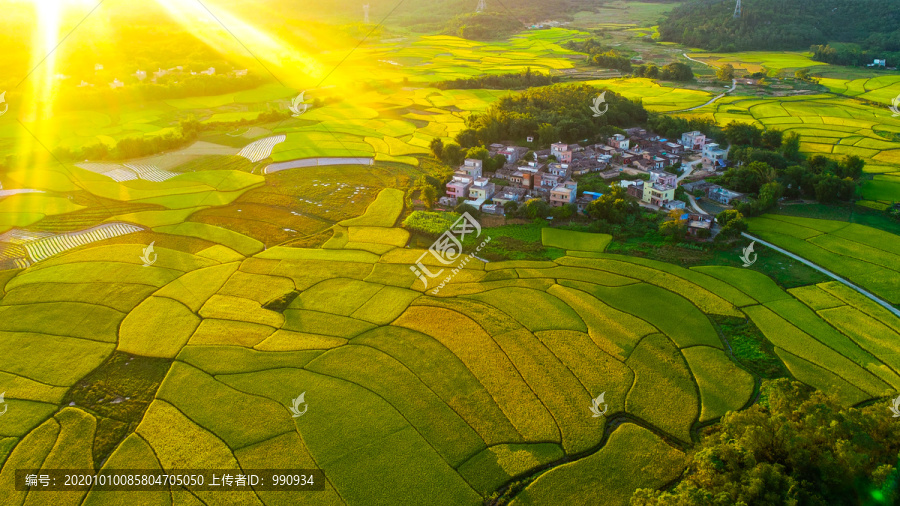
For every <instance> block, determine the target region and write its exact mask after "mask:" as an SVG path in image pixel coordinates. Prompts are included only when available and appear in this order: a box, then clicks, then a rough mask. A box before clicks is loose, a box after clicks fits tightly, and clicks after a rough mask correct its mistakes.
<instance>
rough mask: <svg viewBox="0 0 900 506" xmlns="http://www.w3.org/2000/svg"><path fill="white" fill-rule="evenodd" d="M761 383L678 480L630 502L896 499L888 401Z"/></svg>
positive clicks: (720, 505)
mask: <svg viewBox="0 0 900 506" xmlns="http://www.w3.org/2000/svg"><path fill="white" fill-rule="evenodd" d="M761 391H762V395H761V396H760V402H759V403H757V404H754V405H753V406H751V407H750V408H748V409H746V410H744V411H732V412H728V413H726V414H725V416H723V417H722V421H721V422H720V423H719V424H716V425H714V426H712V428H711V429H710V430H709V431H708V432H707V434H706V435H705V436H704V437H703V439H701V441H700V442H699V443H698V444H697V446H696V448H695V449H694V451H692V452H691V454H690V457H689V461H688V466H687V470H686V472H685V474H684V477H683V478H682V479H681V481H680V482H679V483H678V484H677V485H675V487H673V488H672V489H670V490H668V491H665V492H661V491H658V490H651V489H640V490H637V491H636V492H635V493H634V495H633V497H632V499H631V504H632V505H635V506H663V505H666V506H668V505H687V504H704V505H710V506H726V505H733V504H746V505H776V504H777V505H782V504H802V505H807V504H809V505H825V504H896V501H897V500H898V499H900V497H898V488H897V486H896V485H897V480H898V469H897V455H898V453H900V424H898V423H896V422H895V421H894V420H893V419H892V418H891V417H890V416H889V415H887V414H885V411H887V409H886V408H885V405H884V404H883V403H877V404H874V405H871V406H868V407H864V408H855V407H844V406H843V405H842V404H841V402H840V401H839V400H838V399H837V398H836V397H833V396H828V395H826V394H824V393H822V392H820V391H814V390H812V389H811V388H809V387H807V386H806V385H804V384H802V383H800V382H796V381H790V380H788V379H785V378H781V379H777V380H772V381H766V382H764V383H763V384H762V388H761Z"/></svg>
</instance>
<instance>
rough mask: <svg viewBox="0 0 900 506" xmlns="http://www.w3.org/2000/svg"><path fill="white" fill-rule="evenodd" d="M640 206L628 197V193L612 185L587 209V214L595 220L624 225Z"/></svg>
mask: <svg viewBox="0 0 900 506" xmlns="http://www.w3.org/2000/svg"><path fill="white" fill-rule="evenodd" d="M639 211H640V206H638V204H637V202H635V201H633V200H632V199H630V198H629V197H628V191H627V190H626V189H625V188H622V187H621V186H619V185H613V187H612V188H611V189H610V191H609V193H605V194H603V195H602V196H601V197H600V198H598V199H597V200H594V201H593V202H591V203H590V204H588V207H587V214H588V216H590V217H591V218H594V219H596V220H606V221H607V222H608V223H613V224H622V223H625V221H626V220H627V218H628V216H629V215H634V214H637V213H638V212H639Z"/></svg>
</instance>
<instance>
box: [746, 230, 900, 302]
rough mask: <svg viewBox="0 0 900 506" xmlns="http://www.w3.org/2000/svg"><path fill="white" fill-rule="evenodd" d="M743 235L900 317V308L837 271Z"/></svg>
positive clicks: (748, 235)
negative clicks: (841, 284) (808, 267)
mask: <svg viewBox="0 0 900 506" xmlns="http://www.w3.org/2000/svg"><path fill="white" fill-rule="evenodd" d="M741 235H742V236H744V237H746V238H747V239H750V240H753V241H756V242H758V243H760V244H763V245H765V246H768V247H770V248H772V249H774V250H775V251H778V252H780V253H783V254H785V255H787V256H789V257H791V258H793V259H794V260H798V261H800V262H802V263H804V264H806V265H808V266H810V267H812V268H813V269H815V270H817V271H819V272H821V273H822V274H824V275H826V276H828V277H830V278H833V279H834V280H835V281H839V282H841V283H843V284H845V285H847V286H848V287H850V288H852V289H854V290H856V291H857V292H859V293H861V294H863V295H865V296H866V297H868V298H870V299H872V301H874V302H875V303H876V304H878V305H879V306H882V307H884V308H885V309H887V310H888V311H890V312H891V313H894V315H896V316H897V317H900V310H898V309H897V308H895V307H894V306H892V305H891V304H889V303H888V302H886V301H883V300H881V299H880V298H878V297H877V296H875V295H874V294H872V293H871V292H869V291H867V290H865V289H864V288H862V287H859V286H856V285H854V284H853V283H851V282H849V281H847V280H846V279H844V278H842V277H840V276H838V275H837V274H835V273H833V272H831V271H829V270H826V269H824V268H822V267H819V266H818V265H816V264H814V263H812V262H810V261H809V260H807V259H805V258H803V257H800V256H798V255H795V254H793V253H791V252H790V251H787V250H785V249H783V248H779V247H778V246H775V245H774V244H772V243H770V242H766V241H763V240H762V239H760V238H758V237H754V236H752V235H750V234H748V233H746V232H742V233H741Z"/></svg>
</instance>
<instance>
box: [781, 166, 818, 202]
mask: <svg viewBox="0 0 900 506" xmlns="http://www.w3.org/2000/svg"><path fill="white" fill-rule="evenodd" d="M814 182H815V174H813V173H812V172H810V171H809V169H807V168H806V167H801V166H800V165H792V166H790V167H788V168H787V169H786V170H785V171H784V174H783V175H782V177H781V184H782V185H783V186H784V195H785V196H786V197H787V198H797V197H801V196H806V197H815V195H816V193H815V189H814V188H813V184H814Z"/></svg>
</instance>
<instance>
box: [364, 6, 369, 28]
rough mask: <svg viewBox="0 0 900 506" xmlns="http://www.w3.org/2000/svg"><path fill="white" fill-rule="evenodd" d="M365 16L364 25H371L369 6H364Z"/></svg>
mask: <svg viewBox="0 0 900 506" xmlns="http://www.w3.org/2000/svg"><path fill="white" fill-rule="evenodd" d="M363 14H364V15H365V17H366V19H365V20H364V21H363V23H365V24H369V4H363Z"/></svg>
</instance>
